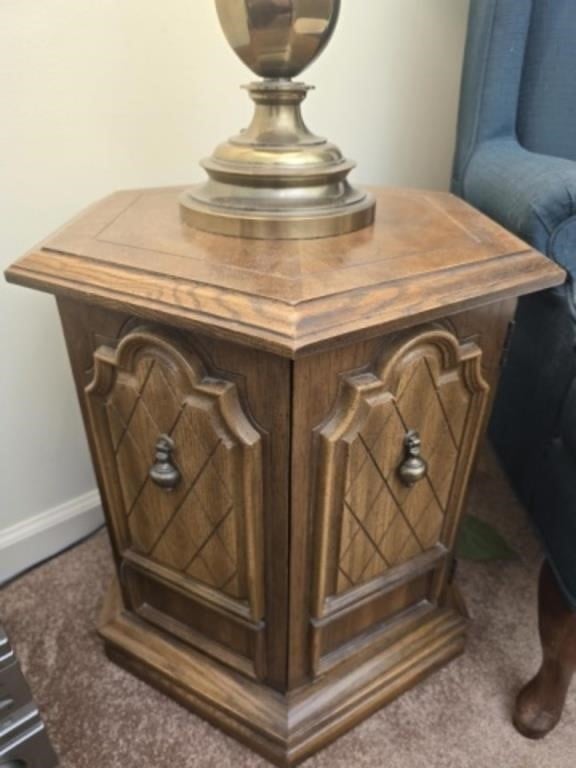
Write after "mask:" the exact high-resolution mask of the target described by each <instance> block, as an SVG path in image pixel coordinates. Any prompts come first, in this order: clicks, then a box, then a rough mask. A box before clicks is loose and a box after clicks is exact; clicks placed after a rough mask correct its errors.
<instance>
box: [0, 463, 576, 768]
mask: <svg viewBox="0 0 576 768" xmlns="http://www.w3.org/2000/svg"><path fill="white" fill-rule="evenodd" d="M471 505H472V507H473V508H474V510H475V512H477V513H478V514H480V515H481V516H482V517H484V518H486V519H488V520H490V521H492V522H493V523H495V524H496V525H497V526H498V527H499V528H500V530H501V531H502V532H503V533H504V534H505V535H506V536H507V537H508V539H509V540H510V541H513V542H515V546H516V548H517V549H518V550H519V551H520V553H521V556H522V559H521V561H520V562H519V563H512V564H500V563H491V564H488V565H478V564H470V563H465V564H462V565H461V567H460V584H461V586H462V588H463V591H464V593H465V595H466V597H467V601H468V605H469V608H470V610H471V612H472V615H473V618H474V623H473V625H472V626H471V630H470V642H469V646H468V652H467V654H466V655H465V656H463V657H462V658H460V659H459V660H457V661H455V662H453V663H452V664H451V665H450V666H449V667H447V668H446V669H444V670H442V671H441V672H439V673H437V674H436V675H434V676H433V677H431V678H430V679H429V680H428V681H426V682H425V683H423V684H422V685H421V686H420V687H419V688H417V689H416V690H414V691H412V692H410V693H408V694H406V695H405V696H404V697H403V698H401V699H400V700H398V701H397V702H395V703H393V704H392V705H390V706H389V707H388V708H387V709H385V710H383V711H381V712H380V713H379V714H377V715H375V716H374V717H372V718H371V719H370V720H368V721H366V722H365V723H363V724H362V725H360V726H358V727H357V728H356V729H355V730H354V731H352V732H351V733H349V734H348V735H346V736H344V737H343V738H341V739H340V740H339V741H338V742H336V743H335V744H334V745H332V746H331V747H330V748H328V749H327V750H325V751H324V752H322V753H320V754H319V755H317V756H316V757H314V758H312V759H311V760H309V761H308V762H307V763H306V764H305V765H306V766H307V768H368V766H369V767H370V768H379V767H380V766H382V768H451V767H452V766H454V768H574V766H575V765H576V687H575V688H574V689H573V691H572V694H571V697H570V700H569V703H568V707H567V711H566V715H565V719H564V722H563V724H561V725H560V727H559V728H558V729H557V731H556V732H555V733H554V734H553V735H552V736H550V737H549V738H548V740H546V741H544V742H540V743H532V742H529V741H526V740H524V739H523V738H521V737H520V736H518V735H517V734H516V732H515V731H514V729H513V728H512V726H511V725H510V707H511V703H512V698H513V694H514V692H515V691H516V690H517V689H518V687H519V685H520V684H521V683H522V681H524V680H525V679H526V678H527V676H528V675H529V674H530V673H531V672H532V671H533V670H534V669H535V667H536V665H537V662H538V658H539V647H538V643H537V638H536V634H535V622H534V610H535V586H536V574H537V569H538V564H539V560H540V555H539V550H538V546H537V544H536V543H535V541H534V538H533V536H532V534H531V532H530V530H529V528H528V524H527V522H526V520H525V518H524V515H523V512H522V510H521V509H520V508H519V506H518V504H517V502H515V500H514V498H513V496H512V494H511V492H510V491H509V489H508V488H507V486H506V484H505V482H504V481H503V479H502V477H501V475H500V473H499V471H498V469H497V468H496V466H495V463H494V461H493V459H492V458H491V457H489V456H488V457H485V458H483V460H482V462H481V466H480V468H479V472H478V474H477V478H476V483H475V487H474V490H473V494H472V498H471ZM110 574H111V561H110V554H109V548H108V543H107V539H106V536H105V534H104V533H99V534H97V535H96V536H95V537H93V538H92V539H90V540H88V541H87V542H85V543H83V544H81V545H80V546H78V547H76V548H75V549H73V550H71V551H69V552H67V553H66V554H64V555H61V556H60V557H58V558H56V559H55V560H52V561H51V562H49V563H47V564H45V565H43V566H41V567H40V568H38V569H36V570H35V571H33V572H31V573H28V574H27V575H25V576H23V577H22V578H21V579H19V580H18V581H16V582H14V583H12V584H10V585H9V586H7V587H6V588H5V589H4V590H3V591H2V592H0V616H1V617H2V621H3V622H4V624H5V625H6V628H7V630H8V633H9V635H10V636H11V639H12V641H13V643H14V645H15V648H16V651H17V653H18V654H19V656H20V659H21V662H22V664H23V667H24V670H25V671H26V674H27V675H28V679H29V681H30V683H31V685H32V688H33V689H34V693H35V695H36V697H37V700H38V702H39V703H40V705H41V708H42V710H43V712H44V715H45V719H46V722H47V725H48V728H49V731H50V734H51V737H52V740H53V742H54V744H55V746H56V749H57V751H58V753H59V755H60V758H61V763H60V765H61V768H232V766H234V768H264V767H265V766H267V765H268V763H266V761H264V760H262V759H261V758H259V757H256V756H255V755H253V754H252V753H250V752H249V751H248V750H246V749H245V748H243V747H242V746H240V745H238V744H237V743H236V742H234V741H232V740H231V739H229V738H227V737H226V736H224V735H222V734H221V733H220V732H219V731H217V730H215V729H214V728H212V727H211V726H210V725H208V724H207V723H205V722H203V721H202V720H200V719H198V718H196V717H195V716H194V715H192V714H190V713H189V712H187V711H185V710H184V709H182V708H180V707H179V706H178V705H177V704H175V703H173V702H172V701H170V700H169V699H167V698H165V697H164V696H162V695H160V694H159V693H156V692H155V691H153V690H152V689H150V688H149V687H148V686H146V685H145V684H143V683H141V682H139V681H138V680H136V679H134V678H133V677H131V676H130V675H128V674H126V673H125V672H123V671H122V670H120V669H119V668H117V667H116V666H114V665H113V664H111V663H110V662H108V661H107V660H106V658H105V657H104V654H103V653H102V649H101V646H100V642H99V640H98V638H97V636H96V634H95V631H94V625H95V622H96V618H97V616H98V611H99V606H100V602H101V600H102V595H103V592H104V589H105V585H106V584H107V582H108V580H109V577H110Z"/></svg>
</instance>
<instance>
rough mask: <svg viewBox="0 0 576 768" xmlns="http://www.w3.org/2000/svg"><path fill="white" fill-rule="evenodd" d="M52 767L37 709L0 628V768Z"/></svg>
mask: <svg viewBox="0 0 576 768" xmlns="http://www.w3.org/2000/svg"><path fill="white" fill-rule="evenodd" d="M56 764H57V759H56V755H55V753H54V750H53V749H52V746H51V744H50V741H49V740H48V736H47V734H46V729H45V727H44V723H43V722H42V720H41V718H40V713H39V711H38V708H37V707H36V705H35V703H34V701H33V699H32V694H31V693H30V689H29V687H28V684H27V683H26V680H25V679H24V675H23V674H22V670H21V669H20V665H19V664H18V661H17V659H16V656H15V655H14V651H13V650H12V648H11V646H10V643H9V642H8V637H7V636H6V633H5V632H4V630H3V629H2V627H0V768H53V766H55V765H56Z"/></svg>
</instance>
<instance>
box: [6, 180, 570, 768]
mask: <svg viewBox="0 0 576 768" xmlns="http://www.w3.org/2000/svg"><path fill="white" fill-rule="evenodd" d="M180 191H181V190H178V189H168V190H166V189H161V190H144V191H135V192H121V193H118V194H115V195H112V196H111V197H109V198H107V199H106V200H104V201H103V202H101V203H99V204H97V205H95V206H94V207H92V208H91V209H90V210H88V211H87V212H86V213H84V214H83V215H81V216H80V217H79V218H78V219H76V220H75V221H74V222H73V223H71V224H70V225H69V226H67V227H65V228H64V229H63V230H61V231H60V232H58V233H57V234H56V235H54V236H53V237H51V238H50V239H48V240H47V241H46V242H45V243H44V244H43V245H42V246H40V247H38V248H36V249H34V250H33V251H32V252H30V253H28V254H27V255H26V256H24V258H23V259H21V260H20V261H19V262H17V263H16V264H15V265H14V266H13V267H11V268H10V269H9V270H8V272H7V278H8V280H11V281H13V282H15V283H19V284H21V285H26V286H30V287H32V288H36V289H39V290H43V291H48V292H50V293H53V294H55V295H56V296H57V299H58V307H59V310H60V315H61V318H62V324H63V328H64V334H65V336H66V342H67V345H68V350H69V354H70V359H71V362H72V369H73V372H74V377H75V380H76V385H77V388H78V396H79V398H80V403H81V406H82V410H83V414H84V418H85V421H86V429H87V433H88V437H89V440H90V444H91V449H92V454H93V457H94V463H95V467H96V471H97V475H98V478H99V483H100V488H101V491H102V498H103V501H104V506H105V510H106V515H107V520H108V527H109V531H110V536H111V539H112V543H113V547H114V552H115V557H116V565H117V574H118V579H117V583H116V584H115V585H114V587H113V589H112V591H111V593H110V596H109V599H108V601H107V604H106V606H105V610H104V616H103V621H102V626H101V629H100V632H101V635H102V637H103V638H104V640H105V644H106V649H107V652H108V654H109V655H110V657H111V658H113V659H114V660H115V661H117V662H118V663H119V664H121V665H123V666H125V667H126V668H128V669H130V670H132V671H133V672H134V673H136V674H138V675H140V676H141V677H143V678H144V679H145V680H147V681H149V682H150V683H151V684H153V685H155V686H157V687H159V688H161V689H162V690H164V691H166V692H167V693H168V694H169V695H171V696H173V697H174V698H176V699H178V700H179V701H181V702H183V703H184V704H185V705H187V706H189V707H190V708H191V709H193V710H194V711H196V712H197V713H199V714H200V715H202V716H204V717H206V718H207V719H209V720H210V721H212V722H213V723H215V724H216V725H218V726H220V727H222V728H223V729H225V730H226V731H228V732H229V733H231V734H232V735H234V736H236V737H237V738H238V739H241V740H242V741H244V742H245V743H247V744H248V745H250V746H251V747H252V748H253V749H255V750H257V751H258V752H261V753H262V754H263V755H265V756H267V757H268V758H269V759H270V760H272V761H274V762H276V763H277V764H278V765H293V764H294V763H296V762H298V761H300V760H302V759H304V758H305V757H307V756H309V755H310V754H311V753H313V752H314V751H315V750H317V749H319V748H320V747H322V746H323V745H325V744H327V743H328V742H329V741H331V740H333V739H335V738H336V737H337V736H339V735H340V734H341V733H343V732H344V731H345V730H346V729H348V728H350V727H352V726H353V725H354V724H355V723H357V722H358V721H360V720H361V719H362V718H365V717H367V716H368V715H369V714H370V713H371V712H373V711H375V710H376V709H377V708H378V707H380V706H382V705H383V704H385V703H386V702H388V701H390V700H391V699H393V698H394V697H395V696H397V695H398V694H400V693H402V692H403V691H405V690H406V689H407V688H409V687H410V686H412V685H414V684H415V683H416V682H417V681H419V680H420V679H421V678H422V677H423V676H424V675H426V674H427V673H428V672H430V671H431V670H434V669H437V668H438V667H439V666H440V665H442V664H444V663H445V662H447V661H448V660H449V659H451V658H453V657H454V656H456V655H457V654H459V653H460V652H461V651H462V649H463V645H464V634H465V628H466V618H465V611H464V609H463V606H462V603H461V601H460V599H459V598H458V595H457V593H456V590H455V588H454V585H453V584H452V578H451V574H452V570H453V569H452V560H453V555H452V553H453V546H454V540H455V537H456V533H457V529H458V524H459V521H460V517H461V512H462V506H463V500H464V497H465V493H466V488H467V485H468V479H469V475H470V470H471V467H472V464H473V461H474V455H475V451H476V447H477V444H478V440H479V437H480V435H481V434H482V429H483V425H484V423H485V419H486V415H487V410H488V408H487V406H488V405H489V401H490V397H491V392H493V391H494V388H495V386H496V382H497V379H498V371H499V366H500V360H501V357H502V353H503V348H504V346H505V340H506V337H507V332H508V327H509V324H510V320H511V318H512V316H513V313H514V308H515V299H516V297H517V296H519V295H521V294H525V293H529V292H531V291H536V290H539V289H543V288H546V287H549V286H552V285H556V284H559V283H560V282H562V280H563V279H564V274H563V272H562V271H561V270H560V269H558V268H557V267H556V266H554V265H553V264H552V263H551V262H550V261H548V260H547V259H546V258H544V257H543V256H542V255H540V254H538V253H537V252H535V251H533V250H532V249H530V248H529V247H528V246H527V245H526V244H524V243H523V242H521V241H519V240H518V239H517V238H516V237H514V236H512V235H511V234H509V233H507V232H505V231H503V230H502V229H501V228H500V227H498V226H497V225H496V224H494V223H493V222H491V221H490V220H488V219H487V218H485V217H483V216H482V215H480V214H479V213H478V212H477V211H475V210H473V209H472V208H470V207H469V206H467V205H466V204H465V203H463V202H461V201H460V200H458V199H456V198H454V197H452V196H450V195H446V194H440V193H433V192H419V191H405V190H394V189H392V190H376V191H375V194H376V197H377V205H378V207H377V211H378V212H377V220H376V224H375V226H374V227H373V228H370V229H366V230H363V231H360V232H356V233H353V234H351V235H346V236H343V237H339V238H332V239H324V240H308V241H303V242H279V241H275V242H272V241H253V240H242V239H234V238H225V237H218V236H214V235H208V234H205V233H201V232H198V231H195V230H193V229H191V228H188V227H187V226H185V225H184V224H182V223H181V221H180V219H179V212H178V195H179V193H180ZM183 738H185V735H184V734H183Z"/></svg>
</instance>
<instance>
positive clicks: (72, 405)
mask: <svg viewBox="0 0 576 768" xmlns="http://www.w3.org/2000/svg"><path fill="white" fill-rule="evenodd" d="M467 11H468V0H402V2H398V0H343V9H342V15H341V20H340V24H339V26H338V28H337V30H336V34H335V36H334V39H333V41H332V42H331V44H330V46H329V47H328V49H327V50H326V52H325V53H324V54H323V56H322V57H321V58H320V59H319V60H318V62H316V63H315V64H314V65H313V66H312V67H311V68H310V69H309V70H308V71H307V72H306V73H305V75H304V79H306V80H307V81H308V82H311V83H313V84H315V85H316V86H317V90H316V91H315V92H313V93H312V94H311V95H310V96H309V99H308V102H307V104H306V105H305V115H306V118H307V122H308V123H309V125H310V127H311V128H312V129H313V130H314V131H315V132H317V133H320V134H322V135H327V136H329V137H330V138H331V139H332V140H333V141H336V142H337V143H338V144H339V145H340V146H341V147H342V149H343V150H344V152H345V153H346V154H347V155H348V156H349V157H352V158H354V159H355V160H357V161H358V169H357V171H356V174H355V180H356V181H357V182H366V183H377V184H392V185H410V186H425V187H435V188H446V187H447V185H448V179H449V171H450V164H451V157H452V148H453V141H454V129H455V115H456V106H457V90H458V85H459V79H460V68H461V62H462V52H463V44H464V35H465V26H466V17H467ZM250 77H251V76H250V73H249V72H248V70H246V69H245V68H244V66H243V65H242V64H241V63H240V61H239V60H237V59H236V57H235V55H234V54H233V53H232V51H231V50H230V49H229V48H228V47H227V44H226V42H225V40H224V37H223V35H222V33H221V31H220V29H219V27H218V23H217V19H216V13H215V9H214V3H213V2H212V0H163V2H161V3H159V2H156V1H153V0H148V1H146V0H50V2H46V0H25V1H24V0H2V2H1V3H0V94H1V95H2V96H1V102H0V104H1V106H0V109H1V112H2V117H1V119H0V179H1V183H0V214H1V219H0V221H1V228H0V266H3V267H4V266H7V265H8V264H9V263H10V262H11V261H12V260H13V259H14V258H16V257H17V256H18V255H20V254H21V253H22V252H24V251H25V250H26V249H27V248H29V247H31V246H32V245H33V244H34V243H35V242H36V241H38V240H39V239H41V238H42V237H44V236H45V235H46V234H48V233H49V232H50V231H51V230H53V229H55V228H56V227H58V226H60V225H61V224H62V223H63V222H65V221H66V220H67V219H68V218H69V217H71V216H72V215H73V214H75V213H76V212H77V211H78V209H80V208H82V207H83V206H85V205H87V204H89V203H90V202H92V201H93V200H95V199H97V198H98V197H101V196H104V195H105V194H107V193H108V192H110V191H112V190H114V189H118V188H122V187H135V186H146V185H148V186H159V185H163V184H175V183H187V182H191V181H195V180H198V179H200V178H201V172H200V170H199V168H198V160H199V159H200V158H201V157H203V156H205V155H208V154H209V153H210V152H211V151H212V149H213V147H214V145H215V144H216V143H217V142H218V141H220V140H223V139H225V138H227V137H228V136H230V135H231V134H233V133H235V132H237V130H238V129H239V128H241V127H243V126H244V125H245V124H246V123H247V121H248V119H249V115H250V106H249V100H248V97H247V95H246V94H245V93H244V92H243V91H241V90H240V89H239V85H240V84H241V83H245V82H247V81H249V79H250ZM0 307H1V312H2V317H1V326H0V333H1V337H0V341H1V345H2V346H1V349H2V354H1V356H0V361H1V362H0V366H1V369H0V376H1V397H0V433H1V435H2V439H1V440H0V580H1V579H2V575H3V572H2V561H3V558H4V563H5V564H6V562H7V556H6V553H7V549H6V546H4V549H3V542H4V544H5V545H7V544H9V545H10V547H14V546H15V542H17V541H20V542H22V541H25V540H26V539H27V538H28V537H30V535H31V534H30V531H31V530H32V531H35V530H45V529H46V525H48V524H49V520H50V519H55V520H56V519H57V520H60V523H59V525H60V527H59V528H58V531H57V535H55V537H53V538H52V539H50V541H52V543H51V544H50V546H49V547H48V548H46V546H45V547H44V548H43V549H42V547H40V549H35V548H34V546H29V547H28V546H27V547H24V548H22V552H23V553H24V554H23V557H24V559H25V560H26V562H27V563H29V562H32V561H34V560H35V559H38V558H39V557H41V556H46V555H47V554H50V553H51V551H52V550H54V549H55V548H56V549H57V548H58V546H59V545H61V546H65V545H66V544H68V543H69V542H70V541H71V540H73V539H74V538H76V537H78V536H79V535H80V534H81V533H82V532H85V531H87V530H88V529H89V528H90V527H94V525H96V523H97V521H98V519H99V518H98V516H97V512H96V511H95V504H96V502H95V498H96V497H95V496H94V494H93V493H92V491H93V489H94V478H93V474H92V471H91V469H90V465H89V459H88V452H87V449H86V444H85V439H84V435H83V431H82V427H81V424H80V417H79V410H78V406H77V404H76V401H75V395H74V391H73V386H72V379H71V375H70V372H69V369H68V363H67V360H66V356H65V350H64V345H63V342H62V339H61V335H60V328H59V325H58V320H57V315H56V311H55V308H54V304H53V299H52V298H51V297H47V296H44V295H41V294H39V293H35V292H31V291H27V290H24V289H20V288H16V287H14V286H8V285H5V284H2V283H0ZM75 500H78V503H76V502H75ZM62 505H64V506H62ZM74 509H78V510H80V512H79V514H81V515H84V517H83V518H82V519H83V521H84V522H83V523H82V524H81V525H76V526H75V525H74V524H73V522H71V521H72V518H73V517H74V515H71V516H70V515H68V512H70V510H74ZM81 510H84V512H82V511H81ZM47 511H48V514H47ZM38 515H41V517H40V518H36V516H38ZM51 515H52V517H51ZM67 515H68V516H67ZM31 520H32V524H31V523H30V521H31ZM66 520H68V523H63V521H66ZM42 521H44V522H42ZM36 523H38V525H36ZM43 525H44V527H42V526H43ZM14 526H16V527H14ZM49 538H50V537H46V536H44V537H43V540H44V542H46V541H47V540H48V539H49ZM49 550H50V551H49ZM3 553H4V555H3ZM19 559H20V555H19V556H18V557H17V558H16V560H18V561H19ZM12 560H14V557H13V558H12ZM17 567H18V564H16V565H15V564H14V562H12V564H11V566H10V568H11V569H12V571H13V570H14V569H17ZM6 569H7V566H6V565H5V566H4V576H6Z"/></svg>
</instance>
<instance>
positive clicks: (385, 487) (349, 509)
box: [319, 330, 486, 597]
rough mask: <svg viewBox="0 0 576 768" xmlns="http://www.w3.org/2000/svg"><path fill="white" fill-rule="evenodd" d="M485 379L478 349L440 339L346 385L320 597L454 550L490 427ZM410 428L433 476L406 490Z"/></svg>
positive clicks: (327, 501)
mask: <svg viewBox="0 0 576 768" xmlns="http://www.w3.org/2000/svg"><path fill="white" fill-rule="evenodd" d="M480 371H481V366H480V351H479V350H478V348H477V347H474V345H464V346H461V345H460V344H459V342H458V341H457V339H456V338H455V337H454V336H453V335H452V334H450V333H448V332H447V331H443V330H434V331H428V332H425V333H423V334H422V335H420V336H417V337H416V338H412V339H411V340H410V341H409V342H407V343H405V344H402V345H400V347H399V349H398V350H397V351H396V352H395V353H393V354H389V355H388V357H386V358H385V359H384V361H383V362H382V363H380V364H379V365H378V366H377V367H376V369H375V370H374V372H373V373H370V374H367V373H362V374H358V375H353V376H350V377H348V378H347V379H346V385H345V388H344V391H343V394H342V396H341V401H340V403H339V404H338V405H337V407H336V409H335V412H334V414H333V418H332V419H331V420H330V421H329V422H328V424H327V426H326V427H325V428H324V429H323V432H322V439H323V446H324V447H323V461H321V468H320V472H321V480H320V483H319V487H320V488H322V489H323V490H322V498H321V499H320V503H321V506H323V512H322V513H321V521H320V531H321V533H320V542H321V547H322V546H323V547H324V548H325V549H324V551H321V552H320V557H319V564H320V565H319V569H320V571H321V569H322V568H324V569H325V573H321V572H320V574H319V586H320V589H319V593H320V597H322V594H324V596H325V597H326V596H329V595H334V594H340V593H343V592H346V591H347V590H350V589H352V588H354V587H358V586H360V585H363V584H366V583H368V582H370V581H372V580H374V579H376V578H378V577H380V576H382V575H383V574H385V573H386V572H387V571H388V570H389V569H391V568H394V567H395V566H399V565H402V564H403V563H407V562H408V561H409V560H411V559H412V558H414V557H415V556H417V555H421V554H424V553H426V552H428V551H430V550H431V549H432V548H434V547H435V546H437V545H438V544H442V543H445V542H444V538H445V531H446V529H447V527H448V524H449V522H450V520H449V518H450V516H452V517H453V516H454V515H455V513H456V511H455V510H454V509H452V506H453V505H452V499H453V496H454V494H453V486H454V482H455V478H456V476H457V472H458V471H459V466H460V465H461V462H463V461H466V459H467V454H468V453H469V452H470V450H471V445H472V444H473V439H472V438H473V434H474V431H475V430H476V429H477V427H478V424H479V419H480V418H481V413H482V408H483V403H484V395H485V392H486V385H485V383H484V381H483V379H482V376H481V372H480ZM410 429H417V430H418V431H419V433H420V437H421V440H422V448H423V453H424V455H425V458H426V461H427V463H428V473H427V476H426V477H425V479H424V480H422V481H421V482H419V483H417V484H416V485H414V486H412V487H407V486H405V485H404V484H403V483H402V481H401V479H400V477H399V475H398V468H399V466H400V464H401V463H402V461H403V459H404V457H405V448H404V438H405V436H406V434H407V432H408V431H409V430H410ZM326 489H331V490H329V491H327V490H326ZM338 489H340V490H338ZM331 569H333V572H334V573H333V575H332V576H331V575H330V570H331Z"/></svg>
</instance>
